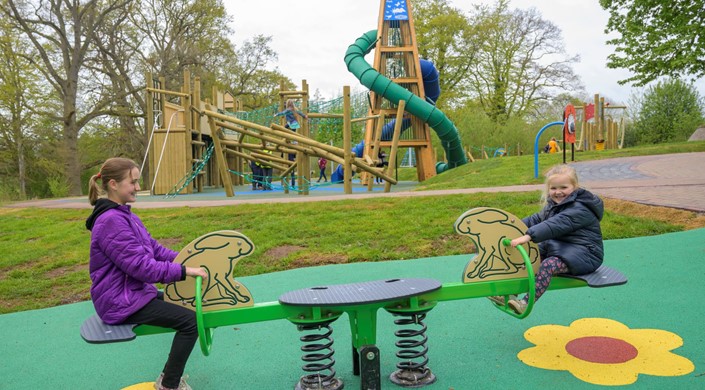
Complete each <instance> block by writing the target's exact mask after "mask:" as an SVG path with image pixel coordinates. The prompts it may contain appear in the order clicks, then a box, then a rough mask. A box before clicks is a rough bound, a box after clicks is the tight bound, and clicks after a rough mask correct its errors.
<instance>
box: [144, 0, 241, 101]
mask: <svg viewBox="0 0 705 390" xmlns="http://www.w3.org/2000/svg"><path fill="white" fill-rule="evenodd" d="M136 1H137V2H138V6H137V9H136V10H135V12H134V13H132V14H131V18H132V23H133V25H134V26H135V27H136V28H137V29H139V30H140V31H141V33H142V34H143V35H144V36H145V37H146V39H145V41H146V42H145V43H146V48H145V49H143V50H139V51H138V52H137V53H138V54H140V55H142V56H143V61H144V63H145V64H146V65H147V66H148V69H149V70H151V71H152V72H154V73H157V74H158V75H159V76H163V77H165V78H166V80H167V85H165V86H163V87H164V88H166V89H171V90H176V91H178V90H179V86H180V85H181V83H182V80H183V71H184V69H186V68H189V69H190V70H191V74H192V76H198V77H200V78H201V84H202V90H203V91H204V92H205V93H208V94H209V96H210V90H211V89H210V87H211V86H212V85H214V83H215V77H214V75H215V74H217V70H218V69H219V68H221V67H224V66H225V65H226V64H227V63H228V62H229V61H230V60H232V59H233V56H234V54H233V52H234V49H233V46H232V43H231V42H230V40H229V39H228V38H229V35H231V34H232V33H233V31H232V30H231V29H230V27H229V24H230V22H231V17H230V16H228V14H227V11H226V9H225V6H224V5H223V2H222V1H221V0H200V1H192V0H136Z"/></svg>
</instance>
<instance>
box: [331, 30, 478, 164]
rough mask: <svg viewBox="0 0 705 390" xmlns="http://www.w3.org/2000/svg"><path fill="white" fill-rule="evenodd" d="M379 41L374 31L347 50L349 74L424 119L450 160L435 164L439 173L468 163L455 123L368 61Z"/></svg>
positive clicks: (346, 59) (346, 61)
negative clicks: (366, 58) (403, 103)
mask: <svg viewBox="0 0 705 390" xmlns="http://www.w3.org/2000/svg"><path fill="white" fill-rule="evenodd" d="M376 41H377V30H371V31H368V32H367V33H365V34H364V35H363V36H361V37H360V38H358V39H357V40H356V41H355V43H353V44H352V45H350V47H348V50H347V52H346V53H345V64H346V65H347V67H348V71H349V72H350V73H352V74H353V75H354V76H355V77H356V78H357V79H358V80H360V83H362V85H364V86H365V87H367V88H368V89H369V90H371V91H373V92H375V93H377V94H379V95H381V96H383V97H384V98H385V99H387V100H389V101H390V102H392V103H394V104H399V102H400V101H402V100H405V101H406V111H407V112H409V113H411V114H412V115H414V116H416V117H418V118H421V119H422V120H423V121H424V122H426V123H428V125H429V126H430V127H431V128H432V129H433V130H434V131H435V132H436V134H437V135H438V138H440V140H441V143H442V145H443V149H444V150H445V152H446V157H447V159H448V163H447V164H446V163H443V162H438V163H436V173H441V172H444V171H446V170H448V169H451V168H455V167H457V166H459V165H463V164H465V163H467V158H466V157H465V151H464V150H463V145H462V143H461V141H460V136H459V135H458V130H457V129H456V128H455V125H454V124H453V122H451V121H450V119H448V117H446V116H445V114H444V113H443V112H442V111H441V110H439V109H437V108H436V107H435V106H434V105H432V104H430V103H428V102H426V101H425V100H424V99H422V98H420V97H419V96H417V95H415V94H413V93H412V92H411V91H409V90H407V89H406V88H404V87H402V86H400V85H399V84H396V83H395V82H393V81H392V80H390V79H389V78H387V77H385V76H383V75H382V74H380V73H379V72H377V70H375V69H374V68H373V67H372V66H370V64H369V63H367V61H365V58H364V57H365V55H366V54H367V53H369V52H370V51H371V50H372V49H373V48H374V47H375V42H376Z"/></svg>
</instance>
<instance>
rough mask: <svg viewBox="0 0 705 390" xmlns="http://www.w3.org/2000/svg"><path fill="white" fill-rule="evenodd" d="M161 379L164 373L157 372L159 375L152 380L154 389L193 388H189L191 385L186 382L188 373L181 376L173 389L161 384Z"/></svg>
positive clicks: (188, 389)
mask: <svg viewBox="0 0 705 390" xmlns="http://www.w3.org/2000/svg"><path fill="white" fill-rule="evenodd" d="M162 379H164V373H163V372H162V373H161V374H159V377H157V380H156V381H154V388H155V389H156V390H193V389H191V386H189V385H188V383H186V379H188V375H184V376H182V377H181V380H180V381H179V387H177V388H175V389H170V388H168V387H164V386H162Z"/></svg>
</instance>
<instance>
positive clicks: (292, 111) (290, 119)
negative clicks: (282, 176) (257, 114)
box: [274, 99, 308, 187]
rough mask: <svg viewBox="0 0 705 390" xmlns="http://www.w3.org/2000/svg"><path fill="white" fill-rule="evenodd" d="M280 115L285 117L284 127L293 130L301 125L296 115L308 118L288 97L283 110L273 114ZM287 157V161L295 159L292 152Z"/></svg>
mask: <svg viewBox="0 0 705 390" xmlns="http://www.w3.org/2000/svg"><path fill="white" fill-rule="evenodd" d="M282 115H284V118H285V119H286V126H284V127H286V128H287V129H289V130H291V131H293V132H296V130H298V129H299V127H301V125H300V124H299V121H298V120H297V119H296V115H300V116H302V117H304V119H308V115H306V114H305V113H303V112H301V110H299V109H298V108H297V107H296V104H294V99H288V100H287V101H286V104H285V106H284V111H282V112H278V113H276V114H274V116H275V117H277V116H282ZM292 143H294V144H295V143H296V141H292ZM288 157H289V161H294V160H296V154H294V153H289V156H288ZM295 185H296V174H295V173H293V172H292V173H291V186H292V187H294V186H295Z"/></svg>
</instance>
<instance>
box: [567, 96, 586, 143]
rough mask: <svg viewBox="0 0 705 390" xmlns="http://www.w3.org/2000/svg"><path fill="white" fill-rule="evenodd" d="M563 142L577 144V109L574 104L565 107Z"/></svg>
mask: <svg viewBox="0 0 705 390" xmlns="http://www.w3.org/2000/svg"><path fill="white" fill-rule="evenodd" d="M586 111H587V109H586ZM563 142H565V143H566V144H574V143H575V107H573V105H572V104H568V105H567V106H565V111H563Z"/></svg>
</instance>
